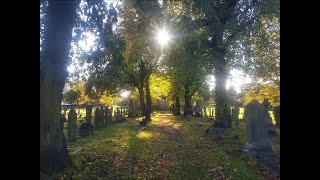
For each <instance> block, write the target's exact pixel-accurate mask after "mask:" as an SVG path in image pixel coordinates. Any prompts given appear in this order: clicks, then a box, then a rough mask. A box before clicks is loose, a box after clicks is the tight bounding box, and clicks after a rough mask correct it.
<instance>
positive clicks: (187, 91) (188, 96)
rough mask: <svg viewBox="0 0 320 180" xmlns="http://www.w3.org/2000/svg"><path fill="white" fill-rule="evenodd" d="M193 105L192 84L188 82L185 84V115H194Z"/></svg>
mask: <svg viewBox="0 0 320 180" xmlns="http://www.w3.org/2000/svg"><path fill="white" fill-rule="evenodd" d="M192 112H193V111H192V106H191V94H190V86H189V85H188V84H185V85H184V113H183V115H185V116H186V115H188V114H190V115H192V114H193V113H192Z"/></svg>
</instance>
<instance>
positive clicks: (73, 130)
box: [68, 109, 77, 141]
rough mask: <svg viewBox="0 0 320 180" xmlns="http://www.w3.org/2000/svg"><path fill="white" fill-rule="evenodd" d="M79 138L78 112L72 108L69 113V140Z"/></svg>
mask: <svg viewBox="0 0 320 180" xmlns="http://www.w3.org/2000/svg"><path fill="white" fill-rule="evenodd" d="M76 138H77V113H76V111H75V110H74V109H71V110H70V111H69V114H68V140H69V141H74V140H76Z"/></svg>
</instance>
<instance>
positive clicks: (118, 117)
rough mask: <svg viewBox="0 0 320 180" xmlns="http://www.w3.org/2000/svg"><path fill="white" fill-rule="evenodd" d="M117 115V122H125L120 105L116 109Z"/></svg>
mask: <svg viewBox="0 0 320 180" xmlns="http://www.w3.org/2000/svg"><path fill="white" fill-rule="evenodd" d="M115 117H116V122H117V123H122V122H123V119H122V117H121V110H120V108H119V107H117V109H116V113H115Z"/></svg>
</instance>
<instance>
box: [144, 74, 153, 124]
mask: <svg viewBox="0 0 320 180" xmlns="http://www.w3.org/2000/svg"><path fill="white" fill-rule="evenodd" d="M149 77H150V76H148V77H147V78H146V80H145V89H146V101H147V102H146V107H145V114H144V115H145V118H146V120H147V121H151V106H152V100H151V93H150V85H149Z"/></svg>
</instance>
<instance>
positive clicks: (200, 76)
mask: <svg viewBox="0 0 320 180" xmlns="http://www.w3.org/2000/svg"><path fill="white" fill-rule="evenodd" d="M183 2H184V1H183ZM183 2H182V1H180V2H178V1H173V2H170V3H167V4H166V10H167V11H168V13H167V18H168V19H171V23H170V24H169V25H168V26H169V28H170V29H171V31H172V32H171V33H172V34H174V37H173V38H174V39H173V43H172V45H171V46H170V51H169V52H168V53H167V55H166V58H165V59H166V62H165V65H166V66H167V73H169V74H170V77H171V81H172V84H173V89H174V90H175V91H176V92H173V94H176V95H175V97H173V99H176V97H178V94H180V93H179V92H178V91H179V90H180V89H182V91H183V98H184V114H185V115H187V114H192V109H191V106H192V96H193V95H194V94H195V93H196V92H197V91H199V88H200V87H201V86H202V85H203V84H204V83H205V75H207V74H208V72H209V71H208V70H209V68H207V61H208V60H207V59H208V57H209V56H210V55H209V53H208V48H207V43H206V41H205V40H206V39H205V38H207V37H206V31H204V30H203V29H200V28H199V27H198V26H197V24H196V22H195V21H194V19H195V18H197V12H194V11H192V8H191V7H192V6H190V5H191V1H185V2H184V3H183ZM177 64H178V66H177Z"/></svg>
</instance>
